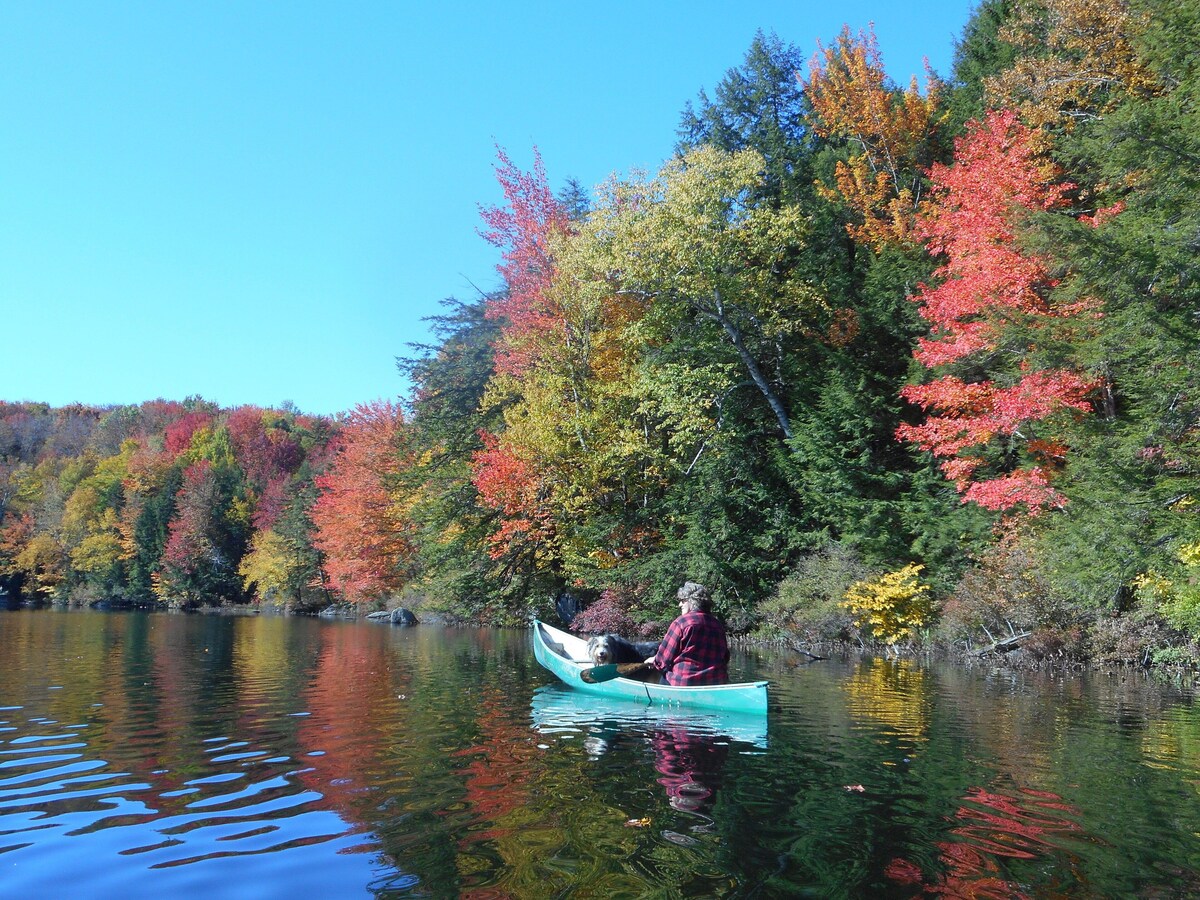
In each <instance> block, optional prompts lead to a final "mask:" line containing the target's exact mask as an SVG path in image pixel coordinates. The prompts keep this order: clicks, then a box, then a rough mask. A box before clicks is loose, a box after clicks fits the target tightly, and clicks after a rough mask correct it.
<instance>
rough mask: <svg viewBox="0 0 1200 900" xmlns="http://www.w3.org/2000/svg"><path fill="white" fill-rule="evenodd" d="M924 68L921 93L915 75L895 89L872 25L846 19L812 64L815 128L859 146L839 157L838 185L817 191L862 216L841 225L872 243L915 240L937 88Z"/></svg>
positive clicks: (810, 93)
mask: <svg viewBox="0 0 1200 900" xmlns="http://www.w3.org/2000/svg"><path fill="white" fill-rule="evenodd" d="M926 75H927V87H926V92H925V94H924V95H922V94H921V92H920V90H919V89H918V86H917V79H916V76H913V79H912V81H911V83H910V84H909V86H908V88H907V89H905V90H897V89H896V88H895V86H894V85H892V83H891V82H890V81H889V79H888V77H887V75H886V73H885V72H884V68H883V59H882V56H881V55H880V52H879V45H878V43H877V42H876V40H875V34H874V32H873V31H865V32H859V34H858V35H857V36H854V35H852V34H851V32H850V29H849V28H848V27H847V28H844V29H842V33H841V34H840V35H839V36H838V39H837V41H836V42H835V44H834V45H833V46H832V47H821V49H820V52H819V53H818V54H816V55H814V56H813V59H812V62H811V64H810V68H809V77H808V81H807V82H806V83H805V85H804V87H805V91H806V93H807V95H808V98H809V100H810V102H811V103H812V106H813V111H814V112H815V113H816V116H815V119H814V121H813V129H814V130H815V131H816V132H817V133H818V134H820V135H821V136H822V137H827V138H828V137H832V138H843V139H846V140H848V141H850V142H851V144H852V145H854V146H856V147H857V148H858V149H857V151H856V152H853V153H852V154H851V156H850V158H849V160H848V161H846V162H842V161H840V160H839V161H838V163H837V167H836V169H835V173H834V175H835V179H836V188H830V187H828V186H826V185H823V184H818V185H817V188H818V191H819V192H820V193H821V194H822V196H824V197H825V198H826V199H829V200H841V201H842V202H844V203H846V204H847V205H848V206H849V207H850V209H851V210H853V211H854V212H855V213H856V214H857V215H858V216H859V217H861V219H862V222H861V224H857V225H856V224H850V225H847V230H848V231H849V232H850V235H851V237H853V238H854V239H855V240H856V241H861V242H863V243H865V244H868V245H869V246H871V247H873V248H875V249H876V250H878V249H880V248H881V247H883V246H884V245H887V244H890V243H896V242H909V241H912V240H913V226H914V221H915V215H916V210H917V205H918V204H919V202H920V200H921V175H922V168H923V167H924V166H925V165H926V164H927V163H928V161H929V159H928V155H929V150H930V147H931V146H932V139H933V136H934V133H935V131H936V129H937V126H938V123H939V116H938V105H939V103H940V100H941V94H942V86H941V82H940V81H939V80H938V79H937V78H936V76H934V75H933V73H932V72H928V71H927V72H926Z"/></svg>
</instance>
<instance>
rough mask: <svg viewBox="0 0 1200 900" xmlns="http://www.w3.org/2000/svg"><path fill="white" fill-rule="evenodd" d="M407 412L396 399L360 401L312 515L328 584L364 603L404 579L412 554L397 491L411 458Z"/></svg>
mask: <svg viewBox="0 0 1200 900" xmlns="http://www.w3.org/2000/svg"><path fill="white" fill-rule="evenodd" d="M404 427H405V426H404V417H403V414H402V413H401V411H400V408H399V407H398V406H396V405H395V404H394V403H392V402H390V401H376V402H374V403H369V404H360V405H359V406H356V407H355V408H354V410H353V411H352V412H351V413H350V414H349V415H348V416H347V417H346V420H345V422H344V423H343V425H342V430H341V433H340V435H339V436H338V439H337V454H336V456H335V457H334V459H333V462H332V464H331V465H330V467H329V470H328V471H327V472H325V474H323V475H320V476H318V477H317V479H316V484H317V487H318V488H319V489H320V491H321V493H320V495H319V496H318V498H317V501H316V503H315V505H314V506H313V508H312V512H311V516H312V522H313V525H314V526H315V528H316V533H315V534H314V536H313V544H314V545H315V546H316V547H317V548H318V549H319V550H320V551H321V552H322V553H323V554H324V555H325V573H326V575H327V576H328V578H329V582H330V584H331V585H332V586H333V587H334V588H335V589H336V590H338V591H339V592H340V593H341V594H342V595H343V596H345V598H346V599H347V600H350V601H353V602H356V603H361V602H364V601H366V600H371V599H376V598H379V597H382V596H384V595H386V594H387V593H389V592H394V591H398V590H399V589H400V588H401V587H403V586H404V584H405V582H406V580H407V578H408V571H407V565H408V563H409V560H410V558H411V556H412V546H411V544H410V542H409V532H410V526H409V523H408V522H407V521H406V520H405V519H404V517H403V515H402V509H401V504H400V498H399V497H398V496H397V483H398V476H399V473H400V471H401V469H402V468H403V467H404V466H405V465H406V464H407V453H406V452H405V431H404Z"/></svg>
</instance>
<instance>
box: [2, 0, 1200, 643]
mask: <svg viewBox="0 0 1200 900" xmlns="http://www.w3.org/2000/svg"><path fill="white" fill-rule="evenodd" d="M1198 25H1200V4H1197V2H1195V0H1183V2H1174V3H1171V4H1167V3H1164V2H1161V0H1099V2H1082V0H1041V2H1033V0H985V2H983V3H981V4H980V6H979V7H978V8H977V10H976V11H975V13H974V15H973V17H972V19H971V20H970V22H969V23H968V25H967V26H966V29H965V30H964V33H963V35H962V37H961V39H960V41H959V43H958V46H957V50H956V55H955V61H954V66H953V71H952V72H951V73H950V74H949V75H948V76H946V77H942V76H939V75H938V74H936V73H933V72H926V73H925V79H924V83H923V84H921V83H919V81H918V79H916V78H914V79H913V80H912V82H911V83H910V84H908V85H907V86H900V85H897V84H895V83H894V82H893V81H892V80H891V79H890V78H889V77H888V76H887V75H886V73H885V69H884V63H883V55H882V51H881V50H880V48H879V47H878V45H877V42H876V40H875V37H874V35H873V34H872V33H871V32H870V31H869V30H868V31H863V32H857V33H856V32H853V31H851V30H850V29H845V30H843V31H842V33H841V34H839V35H837V36H836V37H835V38H834V39H833V40H832V41H831V42H830V43H829V44H828V45H827V46H826V45H819V46H818V52H817V53H816V54H815V55H813V56H812V57H811V58H806V57H805V55H804V54H803V53H802V52H801V51H800V50H798V49H797V48H796V47H795V46H793V45H791V44H789V43H787V42H785V41H783V40H781V39H780V38H779V37H777V36H775V35H773V34H763V33H760V34H759V35H758V36H757V37H756V38H755V40H754V42H753V43H752V45H751V47H750V48H749V51H748V52H747V54H746V57H745V59H744V61H743V62H742V64H741V65H740V66H738V67H735V68H733V69H730V70H729V72H728V73H727V74H726V75H725V76H724V78H723V79H722V80H721V81H720V82H719V83H718V84H717V86H716V87H715V89H714V90H713V92H712V95H711V96H710V95H709V94H708V93H707V92H701V93H700V94H699V96H698V97H697V98H696V100H695V101H694V102H692V103H689V104H688V105H687V107H686V108H685V110H684V111H683V114H682V116H681V121H680V124H679V129H678V146H677V150H676V153H675V155H674V156H673V157H672V158H671V159H670V160H667V161H666V162H665V163H664V164H663V165H662V167H661V168H660V170H659V171H658V172H655V173H638V174H633V175H627V176H622V175H614V176H612V177H611V178H610V179H609V180H608V181H606V182H605V183H603V184H601V185H599V186H597V187H596V188H595V189H594V190H591V191H588V190H585V189H584V188H583V187H582V186H581V185H579V184H578V183H576V182H573V181H572V182H568V183H567V184H566V185H565V186H563V187H562V188H561V189H558V190H556V189H555V188H554V187H553V186H552V185H551V184H550V183H549V181H548V179H547V176H546V172H545V168H544V165H543V163H542V161H541V159H540V158H539V157H537V156H536V154H535V158H534V163H533V166H532V168H531V169H530V170H529V171H524V170H522V169H521V168H520V167H519V166H517V165H516V164H515V163H514V162H513V161H512V159H511V158H510V157H509V156H508V154H507V153H506V152H505V151H504V150H502V149H501V150H499V152H498V161H497V164H496V172H497V177H498V179H499V183H500V186H501V188H502V189H503V196H504V202H503V204H502V205H500V206H497V207H495V208H489V209H485V210H484V211H483V227H482V229H481V233H482V235H483V237H484V238H485V239H486V240H488V241H490V242H491V243H492V244H493V245H495V246H496V247H497V248H498V250H499V253H500V259H501V262H500V265H499V267H498V269H499V275H500V286H499V287H498V288H497V289H495V290H494V291H491V292H488V293H486V294H482V295H480V296H478V297H473V298H469V299H465V300H464V299H450V300H447V301H445V307H444V312H443V314H441V315H439V316H437V317H435V319H434V320H433V323H432V324H433V328H434V335H435V339H434V342H433V343H432V344H431V345H430V346H427V347H421V348H416V349H415V350H414V352H413V353H412V354H411V355H410V357H409V358H407V359H404V360H402V361H401V368H402V370H403V371H404V374H405V375H406V376H407V378H408V381H409V383H410V384H411V385H412V390H411V394H410V395H409V396H408V397H406V398H404V400H403V401H402V402H400V403H397V404H392V403H376V404H370V405H365V406H362V407H359V408H358V409H356V410H354V411H353V412H351V413H349V414H347V415H345V416H342V417H339V419H338V420H337V421H328V420H321V419H318V418H315V417H306V416H302V415H299V414H298V413H297V412H296V411H294V410H282V411H264V410H250V411H248V410H245V409H243V410H233V411H220V410H215V409H212V408H210V406H208V405H205V404H203V402H200V401H197V402H193V403H191V405H190V406H189V404H188V403H185V404H176V405H174V406H172V405H171V404H163V403H158V404H145V405H143V406H142V407H139V408H122V409H118V410H106V411H79V410H76V411H71V410H41V411H40V412H38V411H37V410H32V409H31V408H30V407H29V405H25V406H20V405H17V406H13V405H8V406H5V407H3V408H0V416H3V418H0V429H8V430H7V431H0V454H3V456H2V458H3V460H4V462H3V464H2V465H3V466H4V469H3V471H0V476H3V479H2V480H0V487H2V488H3V490H4V493H3V495H0V502H2V503H3V505H0V511H2V512H3V515H4V518H3V519H2V520H0V529H2V530H0V571H2V572H3V573H5V575H4V577H7V578H8V579H10V581H11V580H12V579H18V578H19V579H20V580H21V584H22V588H23V589H24V590H30V589H32V590H35V591H41V592H49V593H56V592H59V593H61V592H63V591H72V590H73V591H92V592H97V593H100V594H103V593H104V592H106V591H107V592H111V591H114V590H116V591H125V592H127V593H130V594H131V595H137V596H140V597H156V598H159V599H168V598H178V597H186V598H190V602H199V601H200V600H202V599H205V598H208V599H210V600H211V599H213V598H225V599H226V600H227V601H230V602H243V601H245V600H246V599H247V598H259V599H262V598H275V597H288V598H291V600H290V601H289V602H295V603H301V604H303V603H306V602H316V598H317V597H324V598H328V597H340V598H345V599H349V600H353V601H356V602H361V601H374V600H378V599H380V598H383V597H391V596H395V595H396V594H397V593H398V592H400V591H402V590H406V589H407V590H410V591H412V592H413V594H414V595H419V596H420V597H421V598H423V599H422V601H421V602H423V603H426V604H428V605H429V606H430V607H436V608H438V609H439V610H440V611H442V612H444V613H448V614H452V615H455V616H458V617H460V618H463V619H468V620H475V621H491V622H512V621H520V620H523V619H524V618H525V617H526V616H527V615H529V614H530V613H531V612H534V611H543V610H544V609H545V607H546V606H547V605H548V604H549V603H550V601H551V600H552V599H553V598H556V597H562V596H564V595H572V596H574V597H577V598H579V599H581V600H582V601H583V602H584V604H585V605H586V606H587V610H586V612H585V613H584V616H585V622H587V623H590V624H592V625H593V626H595V627H611V628H617V629H619V630H629V631H636V630H638V629H639V628H640V627H642V626H643V625H647V623H652V622H655V621H660V622H661V620H662V619H663V618H664V617H665V616H667V615H668V614H669V611H670V607H671V603H670V597H671V596H672V593H671V592H672V589H673V587H674V586H676V585H677V583H678V582H679V581H680V580H681V579H682V578H684V577H686V578H690V579H692V580H697V581H703V582H705V583H706V584H708V585H709V586H710V587H711V588H712V589H713V590H714V593H715V594H716V595H717V597H718V598H719V605H720V606H721V611H722V612H723V613H724V614H725V615H726V616H727V618H728V619H729V620H730V621H731V622H732V623H733V624H734V625H735V626H736V627H737V628H739V629H744V630H755V631H757V632H758V633H759V634H761V635H764V636H771V635H776V636H783V635H787V636H792V637H799V638H801V639H805V640H823V639H833V638H841V639H845V638H854V637H857V638H860V639H862V640H873V641H879V642H882V643H884V644H888V645H892V646H895V645H899V644H904V643H907V642H911V641H913V640H916V639H921V638H925V639H941V640H944V641H947V642H950V643H956V644H961V645H962V646H965V647H968V648H971V647H976V646H980V645H986V644H990V643H996V642H998V641H1000V640H1002V639H1004V638H1012V637H1014V636H1021V637H1022V639H1023V640H1024V644H1025V646H1026V648H1027V649H1030V650H1032V651H1033V652H1035V653H1037V654H1040V655H1064V656H1071V655H1081V654H1089V653H1090V654H1092V655H1095V656H1101V657H1107V658H1113V659H1139V660H1148V659H1150V658H1151V657H1156V658H1158V659H1160V660H1162V661H1167V660H1172V659H1176V658H1183V657H1186V656H1187V655H1188V653H1190V650H1189V649H1188V647H1189V642H1190V641H1192V640H1193V638H1194V637H1195V636H1197V635H1200V587H1198V586H1197V584H1198V581H1197V576H1198V575H1200V520H1198V519H1197V513H1196V506H1195V495H1196V489H1197V484H1196V475H1197V462H1198V456H1197V450H1198V447H1197V437H1198V435H1200V429H1198V423H1200V395H1198V394H1197V380H1196V374H1197V373H1196V367H1197V354H1196V352H1195V351H1196V348H1197V346H1198V342H1197V337H1198V334H1197V329H1198V327H1200V306H1198V304H1197V300H1198V296H1197V284H1196V263H1195V259H1196V253H1197V249H1198V248H1200V202H1198V200H1197V196H1198V192H1197V187H1198V185H1197V181H1198V180H1200V166H1198V162H1200V127H1198V126H1200V121H1198V116H1200V113H1198V112H1197V109H1198V107H1197V103H1196V100H1197V97H1196V93H1197V84H1198V73H1197V65H1196V57H1195V52H1194V46H1195V40H1196V37H1197V35H1198V34H1200V28H1198ZM167 407H170V412H168V411H166V409H167ZM193 407H194V408H193ZM14 410H16V412H14ZM89 415H90V416H91V417H92V418H93V419H94V422H93V423H92V425H90V426H88V427H84V426H82V425H80V424H79V420H81V419H83V420H86V419H88V416H89ZM21 416H27V417H28V416H32V417H33V418H34V419H38V418H39V416H40V419H39V421H40V420H42V419H44V420H49V421H50V425H49V426H47V427H48V429H49V430H48V431H47V435H48V436H47V437H45V438H44V439H43V440H42V442H41V444H39V445H38V449H36V450H34V449H32V446H33V444H36V443H37V442H36V441H32V443H31V440H32V439H31V438H30V437H29V435H25V436H21V437H15V438H12V439H9V438H7V437H6V436H7V435H8V434H9V433H10V432H11V433H13V434H16V432H17V431H20V430H21V428H25V429H26V431H28V430H29V428H30V427H32V426H28V425H22V426H16V425H9V424H8V423H9V422H10V420H13V419H21ZM22 421H24V420H22ZM188 422H190V423H193V424H184V423H188ZM83 432H88V434H87V435H86V436H85V435H83ZM118 435H119V436H120V438H121V440H120V441H117V436H118ZM185 436H186V437H185ZM81 492H82V493H81ZM76 495H78V499H76ZM52 563H53V564H52ZM55 566H57V568H56V567H55Z"/></svg>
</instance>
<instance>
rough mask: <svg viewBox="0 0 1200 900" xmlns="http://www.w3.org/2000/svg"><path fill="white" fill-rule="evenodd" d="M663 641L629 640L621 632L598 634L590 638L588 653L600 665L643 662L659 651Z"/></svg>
mask: <svg viewBox="0 0 1200 900" xmlns="http://www.w3.org/2000/svg"><path fill="white" fill-rule="evenodd" d="M660 643H661V641H628V640H626V639H625V638H623V637H621V636H620V635H619V634H597V635H594V636H592V637H590V638H588V643H587V653H588V658H589V659H591V661H592V662H594V663H595V664H596V665H598V666H604V665H608V664H609V663H618V664H620V663H634V662H643V661H644V660H647V659H649V658H650V657H651V656H653V655H654V654H655V653H657V652H658V645H659V644H660Z"/></svg>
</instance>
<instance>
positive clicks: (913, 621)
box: [842, 563, 933, 646]
mask: <svg viewBox="0 0 1200 900" xmlns="http://www.w3.org/2000/svg"><path fill="white" fill-rule="evenodd" d="M924 568H925V567H924V566H921V565H917V564H915V563H910V564H909V565H907V566H905V567H904V568H902V569H899V570H897V571H895V572H888V573H886V574H884V575H881V576H879V577H878V578H871V579H866V580H864V581H856V582H854V584H852V585H850V587H849V589H848V590H847V591H846V596H845V598H844V599H843V600H842V604H843V605H844V606H845V607H846V609H848V610H849V611H850V615H851V616H852V617H853V619H854V624H855V626H856V627H858V628H861V629H863V630H864V631H866V632H868V633H869V634H870V635H872V636H873V637H874V638H875V639H876V640H880V641H883V643H885V644H887V645H889V646H891V645H894V644H896V643H897V642H898V641H900V640H902V639H905V638H912V637H913V635H914V634H915V633H916V630H917V629H918V628H921V627H922V626H924V625H927V624H928V623H929V621H930V619H931V617H932V612H933V611H932V607H931V603H930V598H929V585H927V584H921V583H920V581H919V580H918V576H919V575H920V574H921V571H922V570H923V569H924Z"/></svg>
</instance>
